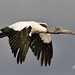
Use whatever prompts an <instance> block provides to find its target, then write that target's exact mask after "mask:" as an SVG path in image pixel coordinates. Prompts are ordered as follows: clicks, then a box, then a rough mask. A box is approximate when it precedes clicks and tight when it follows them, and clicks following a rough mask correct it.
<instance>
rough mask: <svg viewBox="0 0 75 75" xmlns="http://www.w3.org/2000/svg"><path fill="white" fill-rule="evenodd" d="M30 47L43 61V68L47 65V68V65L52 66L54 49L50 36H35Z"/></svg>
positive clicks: (44, 34) (45, 34)
mask: <svg viewBox="0 0 75 75" xmlns="http://www.w3.org/2000/svg"><path fill="white" fill-rule="evenodd" d="M30 47H31V49H32V52H33V53H34V55H35V56H36V57H37V59H38V60H39V59H40V60H41V66H42V65H43V64H45V66H47V64H48V65H50V64H51V59H52V57H53V47H52V40H51V37H50V34H48V33H39V34H33V35H32V38H31V44H30Z"/></svg>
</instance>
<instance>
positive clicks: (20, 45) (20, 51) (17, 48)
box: [1, 27, 31, 63]
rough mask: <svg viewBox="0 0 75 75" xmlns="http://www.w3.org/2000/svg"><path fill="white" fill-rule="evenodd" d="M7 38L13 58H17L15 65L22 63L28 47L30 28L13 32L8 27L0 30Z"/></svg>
mask: <svg viewBox="0 0 75 75" xmlns="http://www.w3.org/2000/svg"><path fill="white" fill-rule="evenodd" d="M1 31H2V32H3V33H5V34H6V36H8V38H9V44H10V46H11V49H12V53H13V54H14V57H16V56H17V63H19V62H20V63H22V62H23V61H24V60H25V57H26V54H27V52H28V48H29V45H30V40H31V38H30V36H29V34H30V32H31V27H27V28H24V29H23V30H21V31H15V30H13V29H11V28H9V27H6V28H4V29H2V30H1Z"/></svg>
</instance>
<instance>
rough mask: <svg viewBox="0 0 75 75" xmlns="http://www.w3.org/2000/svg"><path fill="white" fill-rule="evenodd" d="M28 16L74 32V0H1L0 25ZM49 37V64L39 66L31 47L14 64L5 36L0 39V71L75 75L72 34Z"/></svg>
mask: <svg viewBox="0 0 75 75" xmlns="http://www.w3.org/2000/svg"><path fill="white" fill-rule="evenodd" d="M27 20H29V21H30V20H32V21H33V20H34V21H41V22H46V23H48V25H49V26H50V27H57V26H60V27H64V28H68V29H70V30H72V31H74V32H75V0H0V29H1V28H3V27H6V26H9V25H11V24H13V23H15V22H18V21H27ZM52 40H53V59H52V63H51V66H50V67H49V66H47V67H44V66H43V67H41V66H40V61H37V59H36V57H35V56H34V55H33V53H32V52H31V49H29V52H28V54H27V57H26V60H25V62H24V63H23V64H17V63H16V59H14V56H13V54H12V52H11V48H10V46H9V43H8V38H7V37H6V38H3V39H0V75H75V69H72V66H73V65H74V64H75V36H72V35H52Z"/></svg>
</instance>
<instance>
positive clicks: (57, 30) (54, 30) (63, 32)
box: [48, 27, 75, 35]
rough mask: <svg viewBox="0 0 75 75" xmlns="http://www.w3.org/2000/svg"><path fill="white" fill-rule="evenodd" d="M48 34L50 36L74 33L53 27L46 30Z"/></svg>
mask: <svg viewBox="0 0 75 75" xmlns="http://www.w3.org/2000/svg"><path fill="white" fill-rule="evenodd" d="M48 32H50V33H51V34H72V35H75V33H74V32H72V31H70V30H69V29H66V28H62V27H55V28H53V29H48Z"/></svg>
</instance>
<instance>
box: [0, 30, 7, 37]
mask: <svg viewBox="0 0 75 75" xmlns="http://www.w3.org/2000/svg"><path fill="white" fill-rule="evenodd" d="M5 36H6V35H5V34H4V33H3V32H2V31H1V30H0V38H3V37H5Z"/></svg>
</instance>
